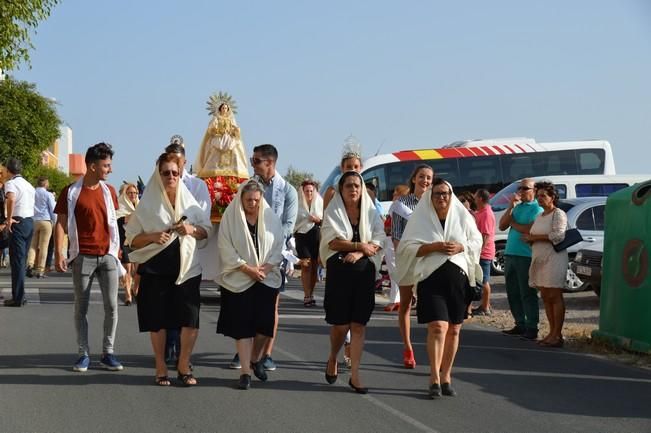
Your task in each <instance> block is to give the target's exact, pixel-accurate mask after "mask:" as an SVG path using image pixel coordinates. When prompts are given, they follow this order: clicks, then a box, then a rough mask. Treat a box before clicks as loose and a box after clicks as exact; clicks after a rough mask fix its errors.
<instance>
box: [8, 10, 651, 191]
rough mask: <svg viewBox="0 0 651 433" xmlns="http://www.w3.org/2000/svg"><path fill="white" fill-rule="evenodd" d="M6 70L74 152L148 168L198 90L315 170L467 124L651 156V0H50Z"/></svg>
mask: <svg viewBox="0 0 651 433" xmlns="http://www.w3.org/2000/svg"><path fill="white" fill-rule="evenodd" d="M32 42H33V44H34V45H35V47H36V48H35V50H33V51H32V52H31V59H32V61H31V69H29V68H27V67H25V66H22V67H21V68H20V69H19V70H17V71H13V73H12V75H13V76H14V77H15V78H17V79H22V80H26V81H30V82H34V83H36V84H37V89H38V90H39V91H40V92H41V93H42V94H43V95H45V96H47V97H51V98H55V99H56V100H57V102H58V112H59V114H60V116H61V118H62V119H63V120H64V121H65V122H66V123H67V124H68V125H69V126H70V127H71V128H72V130H73V143H74V149H73V151H74V152H77V153H84V152H85V150H86V148H87V147H88V146H90V145H92V144H94V143H97V142H99V141H108V142H110V143H111V144H112V145H113V147H114V149H115V151H116V153H115V156H114V158H113V174H112V175H111V179H110V180H111V182H112V183H114V184H119V183H120V182H121V181H122V180H134V179H135V178H136V177H137V176H138V175H140V176H142V178H143V179H144V180H145V181H146V180H147V179H148V178H149V176H150V175H151V173H152V171H153V169H154V162H155V159H156V157H157V156H158V155H159V154H160V152H161V151H162V149H163V148H164V147H165V146H166V145H167V144H168V143H169V139H170V137H171V136H172V135H174V134H180V135H182V136H183V137H184V139H185V145H186V152H187V156H188V159H189V160H190V161H193V160H194V158H195V157H196V155H197V153H198V150H199V146H200V143H201V139H202V137H203V134H204V132H205V129H206V126H207V124H208V121H209V120H210V118H209V116H208V112H207V111H206V109H205V107H206V100H207V99H208V96H209V95H210V94H212V93H213V92H216V91H226V92H228V93H230V94H231V95H233V96H234V98H235V99H236V101H237V105H238V108H239V110H238V115H237V122H238V124H239V125H240V127H241V129H242V136H243V139H244V143H245V146H246V150H247V154H250V153H251V152H252V148H253V147H254V146H255V145H258V144H262V143H272V144H274V145H275V146H276V147H277V148H278V151H279V153H280V156H279V160H278V171H279V172H280V173H281V174H284V173H285V172H286V170H287V168H288V166H289V165H291V166H292V167H294V168H295V169H298V170H301V171H308V172H311V173H313V174H314V175H315V177H316V178H317V179H319V180H321V181H323V180H325V178H326V177H327V175H328V174H329V172H330V171H331V170H332V168H333V167H334V166H335V165H337V164H338V162H339V159H340V156H341V148H342V145H343V142H344V140H345V139H346V137H347V136H348V135H350V134H353V135H355V136H356V137H357V138H358V140H359V141H360V142H361V144H362V148H363V153H364V154H365V156H371V155H374V154H376V153H377V152H379V153H387V152H392V151H397V150H404V149H417V148H428V147H429V148H433V147H440V146H442V145H445V144H447V143H450V142H453V141H457V140H463V139H475V138H497V137H531V138H534V139H535V140H536V141H537V142H548V141H570V140H579V139H590V138H594V139H605V140H608V141H610V142H611V144H612V146H613V151H614V155H615V165H616V169H617V172H618V173H629V174H632V173H635V174H645V173H651V168H650V167H649V163H648V161H649V159H648V156H645V157H644V158H641V157H640V155H648V154H649V151H648V150H647V149H648V146H649V144H651V143H650V142H651V140H650V137H651V85H650V83H649V80H650V77H651V2H648V1H645V0H621V1H608V0H606V1H602V0H590V1H583V0H576V1H571V2H568V1H561V0H550V1H537V2H523V1H499V0H495V1H490V2H489V1H481V0H477V1H470V0H460V1H455V2H443V1H434V0H432V1H425V0H424V1H410V0H404V1H401V2H396V1H391V2H389V1H383V0H373V1H370V0H369V1H364V0H359V1H339V0H331V1H328V2H316V1H282V0H277V1H264V0H262V1H241V2H239V1H230V2H224V1H215V0H196V1H187V2H182V1H169V0H160V1H156V2H154V1H148V0H147V1H145V0H142V1H133V0H112V1H110V2H107V1H102V2H100V1H96V0H86V1H82V0H63V2H62V3H61V4H60V5H58V6H57V7H56V8H55V9H54V10H53V12H52V15H51V16H50V18H49V19H48V20H47V21H45V22H43V23H41V25H40V26H39V28H38V31H37V34H36V35H34V36H33V38H32Z"/></svg>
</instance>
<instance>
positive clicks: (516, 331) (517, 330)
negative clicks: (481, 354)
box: [502, 326, 524, 335]
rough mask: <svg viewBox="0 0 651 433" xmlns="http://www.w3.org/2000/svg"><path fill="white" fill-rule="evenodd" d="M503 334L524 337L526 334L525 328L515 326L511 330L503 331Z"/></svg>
mask: <svg viewBox="0 0 651 433" xmlns="http://www.w3.org/2000/svg"><path fill="white" fill-rule="evenodd" d="M502 334H506V335H522V334H524V328H521V327H520V326H514V327H513V328H511V329H505V330H504V331H502Z"/></svg>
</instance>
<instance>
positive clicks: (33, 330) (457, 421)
mask: <svg viewBox="0 0 651 433" xmlns="http://www.w3.org/2000/svg"><path fill="white" fill-rule="evenodd" d="M9 287H10V280H9V276H8V274H7V272H6V270H2V271H0V289H1V290H2V294H3V295H4V297H5V298H8V297H10V293H11V291H10V288H9ZM71 292H72V289H71V281H70V276H69V275H63V274H59V275H53V276H51V277H50V278H47V279H44V280H32V279H30V280H29V282H28V295H27V296H28V299H29V300H30V302H29V303H28V304H27V305H26V306H25V307H23V308H5V307H1V308H0V341H1V343H0V408H2V410H1V412H0V431H1V432H19V431H30V432H31V431H35V432H46V431H47V432H89V431H94V432H113V431H115V432H118V431H119V432H136V431H137V432H168V431H169V432H184V431H217V432H235V431H238V432H531V433H533V432H550V431H562V432H591V433H592V432H651V406H649V403H648V402H649V396H650V395H651V372H648V371H645V370H639V369H635V368H632V367H628V366H622V365H618V364H615V363H613V362H612V361H608V360H604V359H601V358H598V357H595V356H590V355H586V354H579V353H573V352H569V351H567V350H563V349H561V350H559V349H540V348H538V347H537V346H536V345H534V344H533V343H531V342H526V341H521V340H519V339H516V338H512V337H507V336H503V335H501V334H500V333H499V332H498V331H496V330H494V329H490V328H484V327H481V326H479V325H476V324H471V325H468V326H464V328H463V330H462V335H461V347H460V350H459V353H458V356H457V361H456V364H455V365H456V367H455V369H454V371H453V381H454V385H455V387H456V389H457V391H458V392H459V396H458V397H455V398H451V397H445V398H441V399H440V400H437V401H432V400H430V399H429V398H427V395H426V389H427V385H428V367H427V360H426V354H425V347H424V339H425V329H424V328H423V327H422V326H419V325H414V330H413V341H414V342H415V352H416V360H417V362H418V366H417V367H416V369H415V370H405V369H404V368H402V366H401V353H402V347H401V343H400V339H399V334H398V329H397V322H396V319H395V315H394V314H392V313H385V312H384V311H382V309H381V306H379V305H378V307H377V308H376V312H375V313H374V316H373V319H372V320H371V322H370V323H369V327H368V330H367V343H366V348H365V353H364V358H363V369H362V375H363V380H364V382H365V384H366V385H367V386H369V388H370V393H369V394H368V395H366V396H360V395H357V394H354V393H353V392H352V391H351V390H350V389H349V388H348V386H347V382H348V375H347V374H346V373H345V371H343V370H342V371H340V377H339V380H338V382H337V383H336V384H334V385H327V384H326V383H325V380H324V369H325V360H326V358H327V353H328V337H327V333H328V328H327V326H326V324H325V322H324V320H323V311H322V309H321V308H316V309H306V308H304V307H303V303H302V291H300V290H299V282H298V281H297V280H292V281H291V283H290V284H289V289H288V290H287V291H286V292H285V293H284V294H283V295H282V298H281V322H280V331H279V336H278V340H277V346H276V349H275V352H274V359H275V360H276V362H277V363H278V369H277V370H276V371H275V372H271V373H270V374H269V376H270V379H269V381H268V382H266V383H261V382H259V381H257V380H256V379H255V378H254V379H253V386H252V388H251V389H250V390H248V391H239V390H236V389H235V384H236V381H237V378H238V376H239V373H238V372H237V371H235V370H229V369H228V368H227V364H228V362H229V361H230V359H231V357H232V355H233V353H234V350H235V349H234V343H233V341H232V340H229V339H227V338H225V337H223V336H221V335H217V334H216V333H215V328H216V320H217V315H218V312H219V302H218V296H217V295H216V293H215V291H214V288H212V287H210V286H209V285H207V286H206V287H205V289H204V290H203V292H202V295H203V298H204V301H205V302H204V304H203V305H202V310H201V311H202V312H201V331H200V336H199V339H198V342H197V345H196V347H195V354H194V356H193V363H194V365H195V374H196V376H197V378H198V380H199V385H198V386H196V387H193V388H182V387H180V386H178V382H177V381H174V384H175V386H172V387H169V388H161V387H156V386H154V384H153V382H154V370H153V357H152V353H151V346H150V342H149V337H148V335H146V334H141V333H139V332H138V330H137V317H136V309H135V307H133V306H132V307H120V319H119V320H120V321H119V325H118V336H117V341H116V354H117V355H118V356H119V359H120V360H121V361H122V362H123V364H124V365H125V369H124V371H122V372H108V371H104V370H101V369H99V368H98V364H97V363H98V360H99V356H98V353H97V352H93V354H92V361H93V363H92V365H91V368H90V369H89V370H88V371H87V372H86V373H74V372H72V371H71V366H72V364H73V362H74V361H75V359H76V358H77V355H76V344H75V336H74V329H73V323H72V293H71ZM317 294H318V295H322V294H323V286H322V285H319V286H318V288H317ZM320 301H321V298H320V297H319V306H321V302H320ZM102 317H103V310H102V304H101V296H100V294H99V291H98V289H97V290H95V293H93V295H92V300H91V308H90V313H89V319H90V341H91V350H94V351H98V350H100V343H101V323H102ZM414 323H415V320H414ZM171 373H173V371H171Z"/></svg>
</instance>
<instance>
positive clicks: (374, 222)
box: [319, 176, 386, 271]
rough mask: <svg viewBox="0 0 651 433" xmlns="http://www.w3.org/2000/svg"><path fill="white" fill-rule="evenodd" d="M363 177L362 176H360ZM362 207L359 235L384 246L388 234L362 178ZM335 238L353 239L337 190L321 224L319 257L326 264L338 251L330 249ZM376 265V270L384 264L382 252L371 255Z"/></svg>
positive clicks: (341, 199)
mask: <svg viewBox="0 0 651 433" xmlns="http://www.w3.org/2000/svg"><path fill="white" fill-rule="evenodd" d="M360 179H361V176H360ZM360 194H361V202H362V203H361V209H360V213H359V236H360V239H361V241H362V242H365V243H372V244H375V245H377V246H379V247H382V239H383V238H384V237H385V236H386V235H385V233H384V225H383V224H382V220H381V219H380V216H379V215H378V213H377V211H376V210H375V206H373V202H372V201H371V197H369V195H368V194H367V193H366V187H365V186H364V181H363V180H362V191H361V192H360ZM335 239H342V240H348V241H349V240H351V239H353V227H352V226H351V224H350V220H349V219H348V214H347V213H346V207H345V205H344V200H343V198H342V197H341V194H340V193H339V192H338V191H337V192H335V196H334V197H333V198H332V200H331V201H330V203H329V204H328V207H327V208H326V210H325V214H324V215H323V224H322V225H321V243H320V244H319V257H320V258H321V263H322V264H323V266H326V263H327V262H328V259H329V258H330V257H331V256H332V255H333V254H336V253H337V251H333V250H331V249H330V246H329V243H330V241H333V240H335ZM370 260H371V261H372V262H373V264H374V265H375V270H376V271H379V270H380V266H381V264H382V254H381V253H380V252H379V251H378V253H377V254H375V255H374V256H372V257H370Z"/></svg>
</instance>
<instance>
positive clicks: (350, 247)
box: [319, 171, 384, 394]
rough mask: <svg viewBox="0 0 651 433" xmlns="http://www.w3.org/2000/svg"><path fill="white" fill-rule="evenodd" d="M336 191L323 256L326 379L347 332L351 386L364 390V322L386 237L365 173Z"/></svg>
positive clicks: (350, 175) (351, 176)
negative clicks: (327, 338) (327, 328)
mask: <svg viewBox="0 0 651 433" xmlns="http://www.w3.org/2000/svg"><path fill="white" fill-rule="evenodd" d="M338 190H339V192H338V194H336V195H335V196H334V198H333V199H332V201H331V202H330V205H329V206H328V208H327V209H326V211H325V215H324V218H323V226H322V229H321V230H322V231H321V235H322V236H321V243H320V246H319V256H320V258H321V262H322V263H324V264H325V265H326V269H327V273H328V277H327V278H326V287H325V299H324V302H323V306H324V308H325V311H326V322H327V323H328V324H330V325H331V328H330V356H329V358H328V363H327V365H326V372H325V378H326V381H327V382H328V383H330V384H332V383H334V382H335V381H336V380H337V375H338V369H337V355H338V354H339V351H340V349H341V347H342V345H343V344H344V340H345V338H346V334H347V333H348V331H350V333H351V341H350V353H351V377H350V380H349V381H348V385H349V386H350V387H351V388H352V389H353V390H354V391H355V392H357V393H359V394H366V393H367V392H368V389H367V388H365V387H363V386H362V384H361V379H360V377H359V366H360V361H361V357H362V352H363V348H364V336H365V330H366V324H367V323H368V321H369V319H370V318H371V314H372V312H373V308H374V306H375V291H374V282H375V272H376V269H378V268H379V266H380V264H381V260H382V256H381V255H380V254H379V250H380V249H381V245H382V238H383V237H384V228H383V224H382V220H381V219H380V216H379V215H378V214H377V211H376V210H375V207H374V206H373V204H372V203H371V200H370V197H369V195H368V194H367V193H366V190H365V187H364V180H363V179H362V176H361V175H360V174H359V173H357V172H355V171H349V172H346V173H344V174H343V175H342V176H341V177H340V179H339V183H338Z"/></svg>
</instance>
